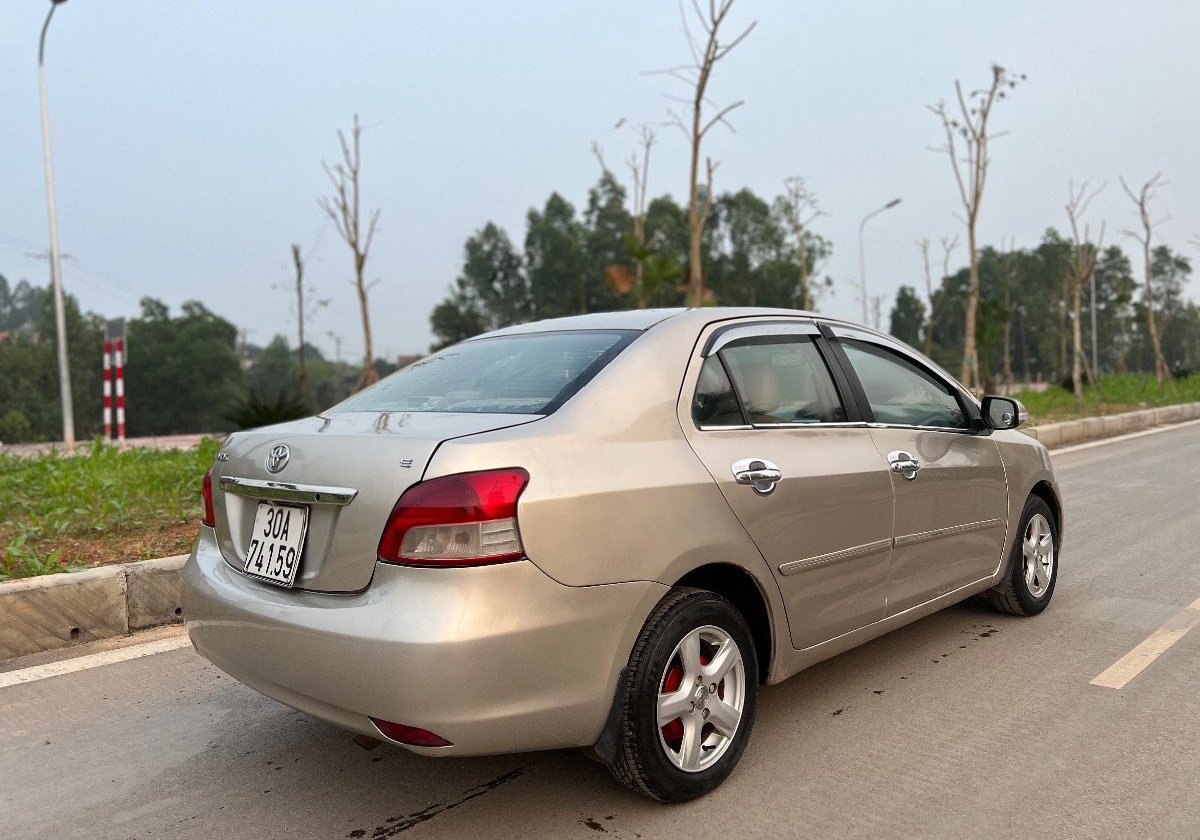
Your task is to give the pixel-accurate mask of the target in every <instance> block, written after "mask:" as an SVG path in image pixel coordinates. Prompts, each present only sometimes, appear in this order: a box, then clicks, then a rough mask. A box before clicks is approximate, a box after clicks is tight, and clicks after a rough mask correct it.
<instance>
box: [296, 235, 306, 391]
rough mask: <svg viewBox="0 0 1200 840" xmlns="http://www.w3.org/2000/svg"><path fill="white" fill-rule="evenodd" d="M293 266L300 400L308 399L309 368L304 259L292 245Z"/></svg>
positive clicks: (297, 248) (298, 247) (297, 247)
mask: <svg viewBox="0 0 1200 840" xmlns="http://www.w3.org/2000/svg"><path fill="white" fill-rule="evenodd" d="M292 264H293V265H295V267H296V321H297V322H298V323H299V325H300V327H299V332H300V353H299V362H300V399H301V400H307V399H308V368H307V367H306V366H305V363H304V257H303V256H302V255H301V254H300V246H299V245H297V244H296V243H294V242H293V243H292Z"/></svg>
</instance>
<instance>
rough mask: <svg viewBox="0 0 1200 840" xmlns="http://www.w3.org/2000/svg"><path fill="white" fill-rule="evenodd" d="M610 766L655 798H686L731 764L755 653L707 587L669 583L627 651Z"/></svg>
mask: <svg viewBox="0 0 1200 840" xmlns="http://www.w3.org/2000/svg"><path fill="white" fill-rule="evenodd" d="M628 674H629V676H628V679H626V681H625V685H624V691H623V692H622V694H621V696H620V714H621V720H620V729H619V733H618V743H617V751H616V757H615V759H614V760H613V761H612V762H611V763H609V765H608V767H609V770H610V771H611V772H612V774H613V776H614V777H616V779H617V781H619V782H620V783H621V784H623V785H625V786H626V787H628V788H630V789H631V790H634V791H636V792H638V793H641V794H643V795H645V796H649V797H650V798H652V799H656V800H658V801H659V802H686V801H688V800H691V799H695V798H697V797H699V796H703V795H704V794H706V793H708V792H709V791H711V790H713V789H714V788H716V787H717V786H718V785H720V784H721V782H723V781H725V779H726V777H728V776H729V774H730V773H731V772H732V771H733V768H734V767H735V766H736V765H737V763H738V759H740V758H741V755H742V751H743V750H744V749H745V747H746V742H747V740H748V739H749V737H750V730H751V728H752V727H753V725H754V713H755V709H756V707H757V704H758V656H757V652H756V651H755V648H754V641H753V639H752V637H751V634H750V628H749V627H748V626H747V624H746V620H745V619H744V618H743V617H742V615H741V613H739V612H738V611H737V610H736V609H735V608H734V607H733V605H732V604H730V603H729V602H728V601H727V600H725V599H724V598H722V597H721V596H720V595H717V594H716V593H713V592H708V591H706V590H700V589H684V588H676V589H672V590H671V591H670V592H669V593H668V594H667V596H666V597H665V598H663V600H662V601H660V602H659V604H658V606H657V607H655V609H654V612H652V613H651V614H650V617H649V618H648V619H647V620H646V624H645V626H644V627H643V628H642V632H641V634H640V635H639V636H638V639H637V642H636V643H635V644H634V646H633V653H632V654H631V655H630V657H629V668H628Z"/></svg>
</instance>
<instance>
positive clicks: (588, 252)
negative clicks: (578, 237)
mask: <svg viewBox="0 0 1200 840" xmlns="http://www.w3.org/2000/svg"><path fill="white" fill-rule="evenodd" d="M632 232H633V217H632V216H631V215H630V213H629V210H628V209H626V207H625V188H624V187H622V186H621V185H620V184H619V183H618V182H617V179H616V178H615V177H614V176H613V174H612V173H611V172H609V171H608V170H607V169H606V170H604V172H603V173H602V174H601V176H600V180H599V181H598V182H597V183H596V185H595V186H594V187H592V188H591V189H590V190H588V202H587V209H585V210H584V213H583V247H584V265H585V272H586V283H587V292H586V296H587V311H589V312H603V311H606V310H609V309H621V308H622V307H623V306H624V305H625V304H624V303H623V302H622V300H621V298H620V297H619V296H618V295H617V294H616V292H614V291H613V289H612V288H610V287H609V285H608V283H606V282H605V279H604V277H605V270H606V269H609V267H610V266H623V267H624V268H625V269H626V270H629V271H632V269H633V267H634V266H633V255H632V254H631V252H630V248H629V244H628V243H627V242H626V237H627V236H631V235H632Z"/></svg>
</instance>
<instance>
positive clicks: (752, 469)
mask: <svg viewBox="0 0 1200 840" xmlns="http://www.w3.org/2000/svg"><path fill="white" fill-rule="evenodd" d="M700 348H701V349H700V352H699V353H698V354H697V356H696V358H695V359H693V361H692V364H691V366H690V368H689V377H688V378H687V379H685V384H684V392H683V399H684V400H688V401H690V406H688V405H687V404H686V403H683V401H682V400H681V411H680V421H681V422H682V423H683V425H684V431H685V434H686V436H687V439H688V441H689V443H690V444H691V446H692V448H693V449H694V450H695V452H696V454H697V455H698V456H699V457H700V460H701V461H703V463H704V465H705V467H706V468H707V469H708V471H709V472H710V473H711V474H712V476H713V478H714V479H716V482H717V484H718V486H719V487H720V489H721V492H722V493H723V494H724V495H725V498H726V500H727V501H728V503H729V506H730V507H731V508H732V509H733V511H734V513H735V514H736V515H737V517H738V519H739V520H740V521H741V523H742V525H743V526H744V527H745V528H746V531H747V532H748V533H749V535H750V537H751V538H752V539H753V540H754V542H755V544H756V545H757V546H758V549H759V551H760V552H761V553H762V555H763V557H764V558H765V559H766V561H767V563H768V565H769V566H770V567H771V572H772V574H774V575H775V578H776V580H777V581H778V583H779V587H780V590H781V591H782V594H783V597H784V601H785V604H786V608H787V613H788V621H789V625H790V627H791V634H792V642H793V644H794V645H795V646H796V647H797V648H805V647H809V646H811V645H815V644H818V643H820V642H823V641H825V640H827V639H831V638H833V637H834V636H838V635H840V634H842V633H845V632H848V631H850V630H854V629H856V628H858V627H862V626H865V625H867V624H871V623H872V622H875V621H878V620H880V619H881V618H883V616H884V611H885V609H886V605H887V579H888V574H889V571H890V554H891V536H892V488H891V481H890V478H889V474H888V470H887V465H886V464H884V463H882V462H881V461H880V459H879V453H878V452H877V451H876V449H875V445H874V443H873V442H872V439H871V433H870V431H869V430H868V428H867V427H866V425H865V424H864V423H863V421H862V418H861V417H860V416H859V413H858V408H857V405H856V403H855V402H854V401H853V400H847V399H846V398H847V396H848V391H847V388H848V386H847V384H846V382H845V381H844V379H841V372H840V369H838V370H837V373H836V375H835V373H834V369H833V368H831V366H830V362H829V360H828V358H827V356H826V354H827V352H828V347H827V345H826V340H825V339H824V338H823V337H822V336H821V335H820V333H819V331H818V329H817V327H816V325H815V324H814V323H813V322H811V321H807V320H806V321H800V320H793V321H790V322H778V321H777V322H770V323H764V322H758V323H745V322H743V323H741V324H735V325H728V324H726V325H724V326H719V327H716V328H712V329H710V331H709V332H708V333H707V334H706V335H705V336H702V341H701V343H700ZM839 381H840V382H841V384H840V386H839V384H838V382H839Z"/></svg>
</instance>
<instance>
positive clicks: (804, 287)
mask: <svg viewBox="0 0 1200 840" xmlns="http://www.w3.org/2000/svg"><path fill="white" fill-rule="evenodd" d="M796 248H797V251H798V252H799V255H800V308H801V309H805V310H808V311H810V312H811V311H812V308H813V301H812V293H811V292H810V291H809V285H808V248H807V246H805V244H804V231H803V230H801V231H799V232H798V233H797V236H796Z"/></svg>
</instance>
